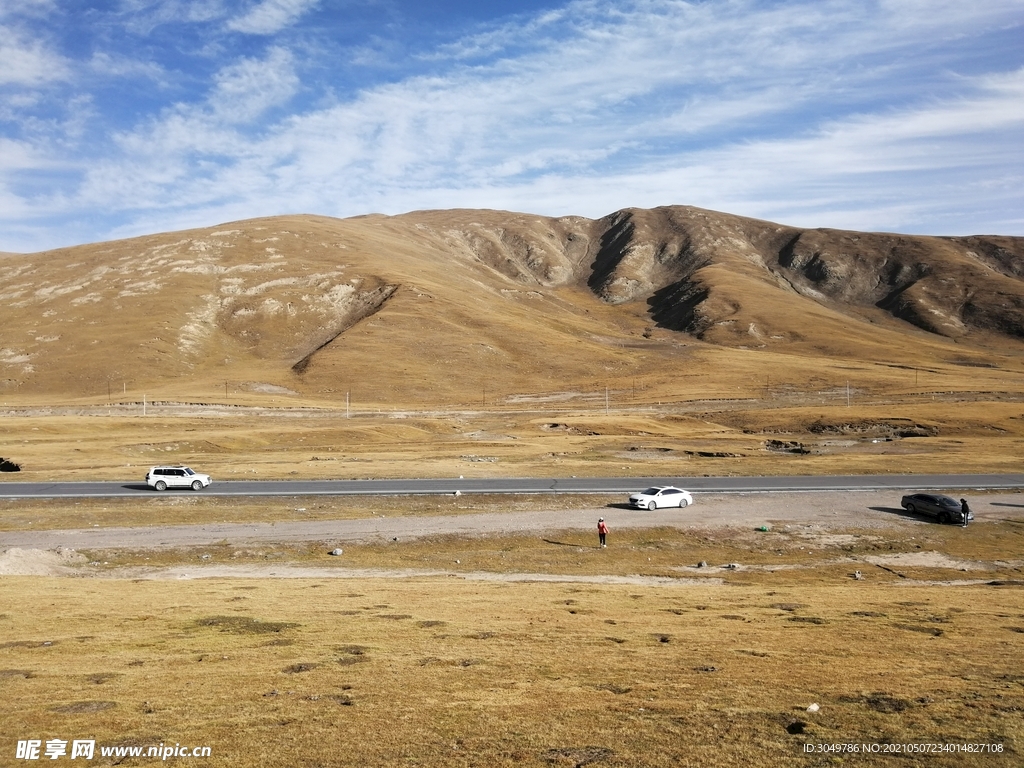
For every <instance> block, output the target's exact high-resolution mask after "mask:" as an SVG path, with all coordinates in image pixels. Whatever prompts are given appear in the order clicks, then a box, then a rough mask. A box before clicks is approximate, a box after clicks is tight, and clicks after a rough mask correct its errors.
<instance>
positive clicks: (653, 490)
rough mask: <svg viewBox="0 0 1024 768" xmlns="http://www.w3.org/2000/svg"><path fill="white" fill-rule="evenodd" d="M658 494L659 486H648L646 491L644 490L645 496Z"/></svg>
mask: <svg viewBox="0 0 1024 768" xmlns="http://www.w3.org/2000/svg"><path fill="white" fill-rule="evenodd" d="M657 495H658V489H657V488H648V489H647V490H646V491H644V496H657Z"/></svg>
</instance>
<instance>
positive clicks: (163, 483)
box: [153, 480, 167, 491]
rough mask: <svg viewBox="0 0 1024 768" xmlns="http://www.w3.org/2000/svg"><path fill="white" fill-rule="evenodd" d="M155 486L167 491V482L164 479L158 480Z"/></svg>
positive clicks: (159, 489)
mask: <svg viewBox="0 0 1024 768" xmlns="http://www.w3.org/2000/svg"><path fill="white" fill-rule="evenodd" d="M153 487H154V488H156V489H157V490H158V491H166V490H167V483H165V482H164V481H163V480H157V481H156V485H154V486H153Z"/></svg>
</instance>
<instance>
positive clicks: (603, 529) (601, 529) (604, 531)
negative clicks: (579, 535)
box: [597, 517, 608, 549]
mask: <svg viewBox="0 0 1024 768" xmlns="http://www.w3.org/2000/svg"><path fill="white" fill-rule="evenodd" d="M607 535H608V526H607V525H605V522H604V518H603V517H602V518H599V519H598V521H597V538H599V539H600V540H601V548H602V549H603V548H604V547H607V546H608V545H607V544H605V536H607Z"/></svg>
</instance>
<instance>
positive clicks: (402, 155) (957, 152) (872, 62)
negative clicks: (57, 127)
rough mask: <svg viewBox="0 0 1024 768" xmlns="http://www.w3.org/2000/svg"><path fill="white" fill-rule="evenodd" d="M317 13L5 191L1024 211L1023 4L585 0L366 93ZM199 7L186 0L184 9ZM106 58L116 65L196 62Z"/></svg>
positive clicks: (46, 206)
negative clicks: (342, 70)
mask: <svg viewBox="0 0 1024 768" xmlns="http://www.w3.org/2000/svg"><path fill="white" fill-rule="evenodd" d="M204 8H205V12H208V13H209V12H212V11H211V10H210V6H209V5H207V6H204ZM160 9H162V10H160V13H162V14H165V15H166V16H167V18H171V16H172V15H173V14H171V3H169V2H164V3H162V4H161V5H160ZM312 9H313V3H312V2H306V1H305V0H294V2H290V1H289V0H280V1H279V2H276V3H270V2H266V3H261V4H258V5H256V6H251V7H248V8H247V9H245V10H242V11H236V12H229V11H228V10H226V9H221V11H220V12H221V13H222V15H221V16H220V17H218V18H228V19H231V20H230V21H228V22H227V24H228V27H229V28H230V29H231V30H233V31H235V32H246V33H249V34H250V35H253V36H257V35H258V36H260V37H259V39H260V40H263V39H264V38H268V41H267V44H266V46H265V47H263V48H260V49H258V51H253V50H252V49H251V48H242V49H238V50H237V51H235V52H234V53H233V54H230V55H228V54H223V53H221V54H216V52H217V51H218V50H220V49H221V48H224V47H225V46H227V45H228V43H229V42H230V40H228V39H226V38H225V39H222V38H220V37H218V33H217V32H216V29H215V27H214V26H209V25H208V26H207V27H203V28H202V29H203V30H205V34H206V36H205V37H203V38H202V39H197V41H196V46H197V47H196V50H197V51H200V53H198V54H196V55H197V56H198V57H201V58H202V61H203V62H205V66H207V69H206V70H205V71H206V72H207V74H205V75H203V76H202V79H200V80H199V81H198V82H200V83H201V89H200V90H194V91H190V92H187V93H185V94H180V93H179V94H177V95H175V96H174V97H173V98H174V101H173V103H161V102H159V101H157V102H155V103H154V104H153V106H152V108H151V109H150V111H149V112H148V113H147V114H145V115H144V116H143V117H142V118H141V119H137V120H135V121H133V122H131V123H128V124H111V125H109V126H107V128H108V129H109V130H108V134H109V135H110V136H111V137H112V139H108V140H107V141H105V142H103V143H102V144H101V145H100V146H99V148H98V150H96V151H94V152H93V151H91V150H87V149H86V148H85V147H83V146H81V145H78V146H75V147H74V153H77V154H76V157H82V158H83V162H78V161H73V160H72V159H71V155H72V154H73V153H72V150H71V149H69V150H68V155H67V156H66V157H65V160H64V167H65V173H64V182H63V183H62V184H61V186H60V189H59V190H51V191H49V192H47V191H46V189H45V185H41V186H40V185H36V186H33V187H32V194H31V195H29V194H27V193H25V194H21V193H19V192H18V190H19V189H21V188H22V187H23V186H24V185H25V184H26V179H27V178H29V177H30V176H31V175H32V173H33V170H32V166H31V162H32V159H31V158H36V159H38V158H39V157H40V156H45V157H46V158H47V160H48V162H51V163H52V162H55V161H58V164H59V159H60V158H59V152H56V154H55V150H54V149H53V147H52V146H48V147H45V148H44V147H42V146H40V145H38V144H35V143H34V142H33V141H32V140H31V138H29V137H28V136H21V137H19V138H20V142H19V144H18V146H24V147H25V149H26V152H25V153H23V156H24V157H25V158H29V159H27V160H22V161H21V162H20V164H19V163H7V162H6V160H5V159H2V156H0V185H2V186H0V189H3V190H5V191H6V193H7V194H8V195H12V196H13V198H15V199H17V200H19V201H20V204H19V205H18V206H17V210H18V211H19V212H20V213H19V216H20V217H22V218H23V219H24V218H25V217H28V218H31V217H32V216H33V215H34V216H37V217H38V218H39V219H40V220H44V219H45V220H47V221H50V220H51V217H53V216H58V217H60V216H64V217H66V218H67V219H68V220H72V219H74V218H75V217H76V216H79V215H85V213H86V212H88V211H90V210H103V211H108V212H110V213H109V214H107V215H106V216H105V217H100V219H99V220H100V222H101V223H100V224H99V225H97V226H96V229H95V230H94V231H93V232H89V233H88V235H92V236H97V237H106V236H111V235H114V234H117V235H126V234H135V233H141V232H144V231H149V230H152V229H168V228H172V227H174V226H193V225H197V224H202V223H213V222H216V221H220V220H224V219H229V218H243V217H248V216H257V215H270V214H275V213H284V212H295V211H311V212H319V213H324V214H330V215H342V216H344V215H354V214H358V213H365V212H370V211H375V210H376V211H382V212H387V213H395V212H399V211H402V210H408V209H413V208H426V207H430V208H441V207H455V206H479V207H504V208H514V209H520V210H531V211H535V212H537V213H542V214H554V215H561V214H566V213H579V214H583V215H591V216H599V215H603V214H605V213H608V212H611V211H613V210H615V209H617V208H621V207H625V206H650V205H660V204H671V203H688V204H696V205H703V206H705V207H711V208H718V209H721V210H728V211H731V212H734V213H741V214H749V215H755V216H761V217H766V218H777V219H781V220H783V221H787V222H790V223H796V224H802V225H808V226H819V225H829V226H846V227H852V228H864V229H871V228H889V229H904V230H909V231H929V230H931V231H936V232H937V231H940V228H941V230H942V231H947V232H949V231H960V232H965V231H976V230H982V229H988V230H990V231H991V230H993V229H994V228H995V227H997V226H998V227H1002V228H1003V231H1006V232H1018V231H1019V232H1024V223H1021V221H1020V216H1019V214H1015V213H1014V212H1015V211H1020V210H1022V209H1024V205H1022V204H1024V192H1021V189H1022V188H1024V185H1021V184H1020V183H1019V181H1020V177H1021V176H1022V175H1024V157H1022V151H1024V150H1022V149H1021V142H1020V141H1019V136H1020V135H1021V134H1022V132H1024V98H1022V97H1024V52H1022V51H1021V50H1020V48H1019V45H1017V44H1016V43H1015V41H1016V40H1017V39H1019V33H1020V30H1021V24H1022V21H1024V19H1022V16H1024V14H1021V12H1020V10H1019V3H1017V2H1016V0H1015V1H1014V2H1004V1H1003V0H989V1H988V2H985V3H980V4H973V5H963V4H957V3H952V2H947V0H931V1H926V0H912V2H902V1H901V2H895V1H894V2H891V3H888V2H880V3H875V4H872V5H866V4H863V3H859V2H855V1H854V0H825V1H824V2H805V1H803V0H799V1H793V2H771V3H767V2H758V0H721V2H708V3H699V4H689V3H683V2H677V1H676V0H633V2H626V3H621V2H617V3H611V2H606V1H605V0H578V1H577V2H573V3H570V4H568V5H566V6H564V7H561V8H557V9H555V10H551V11H546V12H544V13H541V14H535V15H532V16H530V15H523V16H518V17H514V18H512V19H510V20H503V21H499V22H498V23H495V24H492V25H486V26H484V27H481V28H478V29H477V30H476V31H473V32H471V33H470V34H468V35H465V36H463V37H460V38H458V39H453V40H450V41H448V42H446V43H444V44H443V45H441V46H438V47H434V48H431V49H428V50H421V49H415V48H412V47H408V46H407V47H406V48H405V50H411V51H413V53H411V54H409V56H410V57H411V58H409V59H408V60H407V61H406V62H405V64H404V69H405V70H408V71H410V74H408V75H406V76H403V77H401V78H398V79H392V78H394V69H393V68H389V67H381V68H380V69H379V71H377V72H376V74H375V72H374V70H373V68H372V67H370V68H369V70H370V71H368V72H366V73H365V74H364V76H365V77H366V78H369V79H366V80H364V81H363V83H362V84H361V85H360V86H359V87H356V88H354V89H353V88H351V87H350V86H349V85H348V84H346V87H345V88H343V89H340V91H339V90H338V89H336V88H335V82H336V81H335V79H334V77H335V76H334V75H333V74H332V69H331V67H332V66H334V63H335V62H337V61H338V52H336V51H327V50H326V49H325V47H324V46H323V44H322V43H321V44H320V45H315V46H307V45H305V43H304V38H303V37H302V36H301V35H300V37H299V38H291V37H275V36H274V33H276V32H279V31H280V30H282V29H284V28H285V27H286V26H288V25H292V26H293V27H295V29H296V30H298V29H299V28H300V26H301V23H302V18H303V14H307V13H308V12H309V11H311V10H312ZM157 10H158V9H157V8H155V7H148V8H142V9H136V12H137V14H143V13H150V14H154V13H156V12H157ZM190 12H197V11H195V9H193V10H192V11H189V10H188V8H187V7H186V6H185V5H182V4H176V5H174V13H175V14H177V15H178V17H179V22H178V23H185V22H184V21H182V19H183V18H184V17H185V16H186V15H187V13H190ZM168 23H170V22H168ZM189 23H191V22H189ZM221 28H222V27H221ZM307 31H310V30H307ZM236 37H237V36H236ZM242 38H243V39H251V38H250V37H248V36H242ZM29 42H31V41H29ZM361 45H362V43H360V42H358V41H357V42H356V43H355V44H354V45H353V46H352V51H358V50H360V46H361ZM376 47H378V48H379V47H380V46H376ZM398 49H399V48H394V50H398ZM211 51H213V52H214V53H211ZM352 55H356V54H352ZM104 57H106V58H104ZM342 58H344V57H342ZM349 60H351V57H350V58H349ZM92 61H93V62H94V66H93V69H94V70H95V71H101V70H104V69H105V71H106V72H107V73H108V75H109V77H111V78H117V77H123V76H125V74H127V73H129V72H130V70H131V69H132V67H137V72H136V74H135V75H134V76H135V77H136V78H138V77H143V78H145V77H155V76H156V73H157V70H160V72H162V73H164V74H166V73H168V72H169V71H170V70H171V69H172V67H173V66H174V63H173V62H172V61H170V60H167V61H166V62H164V61H159V60H157V61H156V62H155V63H148V62H149V59H145V58H143V57H141V56H133V55H132V54H131V53H126V54H125V55H124V56H123V58H119V57H118V55H115V54H114V53H113V52H112V51H105V52H101V53H99V54H94V55H93V59H92ZM417 62H419V63H420V66H419V69H418V70H417ZM210 64H215V66H209V65H210ZM147 67H149V68H150V69H147ZM198 71H204V70H198ZM184 77H185V74H184V73H182V72H180V71H179V72H178V74H177V81H178V82H180V81H182V80H183V79H184ZM375 77H376V79H373V78H375ZM339 92H340V93H345V94H351V95H346V96H338V95H337V93H339ZM12 138H15V137H12ZM68 141H69V146H71V145H72V144H74V141H72V140H71V139H69V140H68ZM83 155H84V157H83ZM39 172H40V174H42V170H41V168H40V171H39ZM69 182H70V183H69ZM1015 182H1016V183H1015ZM11 210H14V209H13V208H12V209H11ZM26 212H27V213H26ZM0 216H2V214H0ZM67 231H68V232H73V231H77V230H74V229H68V230H67ZM2 247H4V244H0V248H2ZM7 247H10V246H7Z"/></svg>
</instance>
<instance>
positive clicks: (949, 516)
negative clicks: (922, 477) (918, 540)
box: [900, 493, 974, 525]
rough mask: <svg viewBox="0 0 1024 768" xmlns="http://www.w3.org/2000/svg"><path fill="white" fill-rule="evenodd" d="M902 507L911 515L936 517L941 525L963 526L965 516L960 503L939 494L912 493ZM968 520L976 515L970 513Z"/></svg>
mask: <svg viewBox="0 0 1024 768" xmlns="http://www.w3.org/2000/svg"><path fill="white" fill-rule="evenodd" d="M900 506H901V507H903V508H904V509H905V510H907V512H910V513H911V514H918V513H920V514H922V515H929V516H931V517H934V518H935V519H936V520H938V521H939V522H940V523H958V524H960V525H963V522H964V516H963V513H962V512H961V508H960V502H959V501H957V500H956V499H951V498H949V496H943V495H942V494H939V493H912V494H910V495H909V496H904V497H903V499H902V500H901V501H900ZM967 519H968V520H973V519H974V515H971V514H970V513H968V518H967Z"/></svg>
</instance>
